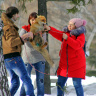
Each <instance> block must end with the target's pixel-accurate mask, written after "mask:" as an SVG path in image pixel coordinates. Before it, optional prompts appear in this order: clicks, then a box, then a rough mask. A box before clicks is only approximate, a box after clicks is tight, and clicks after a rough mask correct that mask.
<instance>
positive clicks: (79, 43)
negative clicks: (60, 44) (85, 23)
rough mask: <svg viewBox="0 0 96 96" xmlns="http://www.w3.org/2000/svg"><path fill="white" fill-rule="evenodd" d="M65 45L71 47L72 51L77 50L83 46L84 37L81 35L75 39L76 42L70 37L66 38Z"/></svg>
mask: <svg viewBox="0 0 96 96" xmlns="http://www.w3.org/2000/svg"><path fill="white" fill-rule="evenodd" d="M66 43H67V44H68V45H69V46H71V47H72V48H73V49H75V50H78V49H80V48H82V47H83V46H84V43H85V35H84V34H81V35H79V36H78V37H77V39H76V40H74V39H73V38H71V37H68V38H67V40H66Z"/></svg>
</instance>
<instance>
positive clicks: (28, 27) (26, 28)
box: [22, 25, 30, 32]
mask: <svg viewBox="0 0 96 96" xmlns="http://www.w3.org/2000/svg"><path fill="white" fill-rule="evenodd" d="M22 28H23V29H25V30H26V31H27V32H30V25H24V26H22Z"/></svg>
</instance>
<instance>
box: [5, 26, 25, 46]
mask: <svg viewBox="0 0 96 96" xmlns="http://www.w3.org/2000/svg"><path fill="white" fill-rule="evenodd" d="M14 31H16V30H14V29H13V28H11V27H10V28H9V29H7V30H4V38H5V40H6V42H7V44H8V45H9V46H10V47H15V46H18V45H22V44H23V43H22V41H21V38H20V36H19V34H18V32H14Z"/></svg>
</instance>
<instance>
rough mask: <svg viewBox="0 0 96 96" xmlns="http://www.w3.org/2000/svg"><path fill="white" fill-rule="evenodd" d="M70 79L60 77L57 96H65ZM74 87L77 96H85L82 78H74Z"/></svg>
mask: <svg viewBox="0 0 96 96" xmlns="http://www.w3.org/2000/svg"><path fill="white" fill-rule="evenodd" d="M67 79H68V77H62V76H58V81H57V96H64V86H65V83H66V81H67ZM72 80H73V85H74V87H75V90H76V94H77V96H84V92H83V87H82V84H81V78H72Z"/></svg>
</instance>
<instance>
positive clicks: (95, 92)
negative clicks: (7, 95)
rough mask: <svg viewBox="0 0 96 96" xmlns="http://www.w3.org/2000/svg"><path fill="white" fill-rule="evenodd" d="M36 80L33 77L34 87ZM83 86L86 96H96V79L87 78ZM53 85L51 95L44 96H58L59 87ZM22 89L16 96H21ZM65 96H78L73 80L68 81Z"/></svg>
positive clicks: (33, 76) (83, 81)
mask: <svg viewBox="0 0 96 96" xmlns="http://www.w3.org/2000/svg"><path fill="white" fill-rule="evenodd" d="M33 78H34V79H33ZM35 78H36V77H35V75H32V76H31V79H32V80H33V81H32V83H33V85H34V81H35ZM50 78H55V79H57V77H56V76H51V77H50ZM8 81H9V86H10V78H8ZM82 84H83V88H84V96H96V77H94V76H92V77H88V76H86V79H85V80H82ZM21 85H22V81H21V80H20V87H21ZM52 85H54V87H52V88H51V95H48V94H45V95H44V96H57V95H56V94H57V87H56V86H55V83H54V84H52ZM20 87H19V89H18V91H17V93H16V95H15V96H19V93H20ZM34 92H35V94H36V93H37V89H35V90H34ZM36 96H37V95H36ZM65 96H76V93H75V89H74V87H73V83H72V79H71V78H69V79H68V80H67V91H66V92H65Z"/></svg>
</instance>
